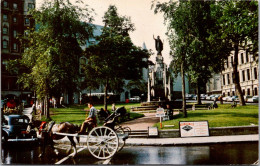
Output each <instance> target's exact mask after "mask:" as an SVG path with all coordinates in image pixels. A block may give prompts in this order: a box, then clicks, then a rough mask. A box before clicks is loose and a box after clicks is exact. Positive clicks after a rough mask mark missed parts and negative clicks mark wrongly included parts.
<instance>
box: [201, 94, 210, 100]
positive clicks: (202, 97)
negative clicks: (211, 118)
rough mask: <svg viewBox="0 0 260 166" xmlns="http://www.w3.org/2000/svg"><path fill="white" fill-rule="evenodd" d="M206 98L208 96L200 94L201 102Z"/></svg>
mask: <svg viewBox="0 0 260 166" xmlns="http://www.w3.org/2000/svg"><path fill="white" fill-rule="evenodd" d="M206 97H208V95H206V94H200V99H201V100H206Z"/></svg>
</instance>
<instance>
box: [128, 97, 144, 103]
mask: <svg viewBox="0 0 260 166" xmlns="http://www.w3.org/2000/svg"><path fill="white" fill-rule="evenodd" d="M129 100H130V101H133V102H139V101H140V100H141V97H139V96H133V97H131V98H130V99H129Z"/></svg>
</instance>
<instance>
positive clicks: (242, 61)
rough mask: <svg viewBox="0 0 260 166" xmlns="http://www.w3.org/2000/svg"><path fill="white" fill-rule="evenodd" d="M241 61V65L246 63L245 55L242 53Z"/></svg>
mask: <svg viewBox="0 0 260 166" xmlns="http://www.w3.org/2000/svg"><path fill="white" fill-rule="evenodd" d="M240 59H241V64H243V63H244V54H243V53H241V56H240Z"/></svg>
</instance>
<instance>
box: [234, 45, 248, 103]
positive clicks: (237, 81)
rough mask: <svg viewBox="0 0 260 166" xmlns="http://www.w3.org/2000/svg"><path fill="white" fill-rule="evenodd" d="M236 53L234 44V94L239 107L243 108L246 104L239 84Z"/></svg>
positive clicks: (237, 49)
mask: <svg viewBox="0 0 260 166" xmlns="http://www.w3.org/2000/svg"><path fill="white" fill-rule="evenodd" d="M238 51H239V48H238V43H235V54H234V62H233V82H234V84H235V88H236V94H237V95H238V98H239V102H240V105H241V106H244V105H246V104H245V100H244V96H243V93H242V90H241V86H240V83H239V72H238V70H237V66H238Z"/></svg>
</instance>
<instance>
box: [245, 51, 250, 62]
mask: <svg viewBox="0 0 260 166" xmlns="http://www.w3.org/2000/svg"><path fill="white" fill-rule="evenodd" d="M248 56H249V55H248V52H247V51H246V60H245V63H247V62H248Z"/></svg>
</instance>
